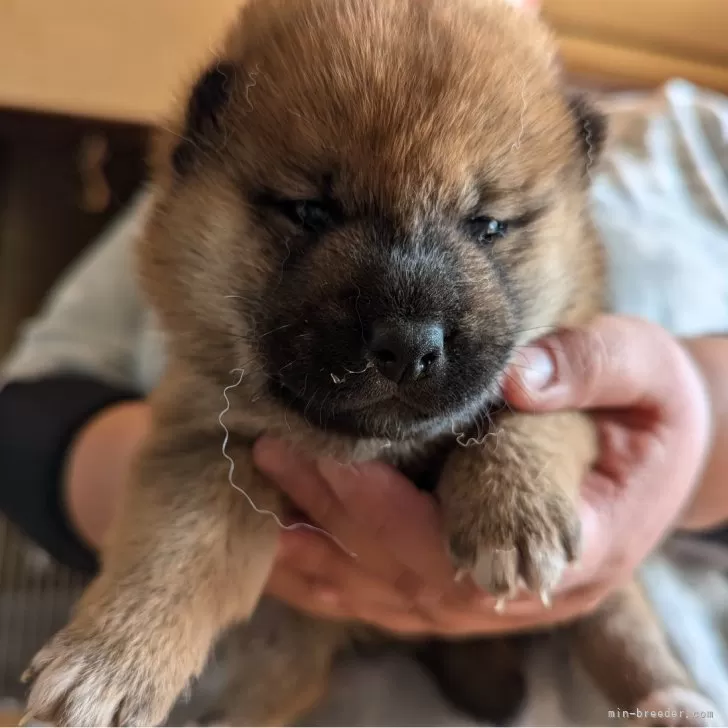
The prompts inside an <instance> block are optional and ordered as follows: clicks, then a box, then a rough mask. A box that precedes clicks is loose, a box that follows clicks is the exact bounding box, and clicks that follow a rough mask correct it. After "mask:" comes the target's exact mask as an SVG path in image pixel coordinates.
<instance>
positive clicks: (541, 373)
mask: <svg viewBox="0 0 728 728" xmlns="http://www.w3.org/2000/svg"><path fill="white" fill-rule="evenodd" d="M515 363H516V366H517V367H518V375H519V377H520V379H521V381H522V382H523V384H524V386H526V387H527V388H528V389H530V390H531V391H532V392H538V391H541V390H544V389H546V388H547V387H548V386H549V385H550V384H551V382H552V380H553V378H554V374H555V367H554V360H553V357H552V355H551V352H550V351H549V350H548V349H547V348H544V347H542V346H529V347H524V348H523V349H521V351H520V356H519V357H518V359H517V360H516V362H515Z"/></svg>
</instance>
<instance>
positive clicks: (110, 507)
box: [62, 401, 149, 550]
mask: <svg viewBox="0 0 728 728" xmlns="http://www.w3.org/2000/svg"><path fill="white" fill-rule="evenodd" d="M148 425H149V405H148V404H147V403H146V402H141V401H140V402H123V403H121V404H116V405H113V406H112V407H109V408H107V409H104V410H102V411H101V412H99V413H98V414H97V415H96V416H95V417H93V418H92V419H91V420H90V421H89V422H88V423H87V424H86V425H85V426H84V427H83V429H82V430H81V431H80V432H79V433H78V435H77V436H76V438H75V440H74V442H73V444H72V446H71V448H70V450H69V452H68V455H67V458H66V467H65V473H64V478H63V483H62V488H63V501H64V505H65V509H66V512H67V514H68V518H69V521H70V523H71V526H72V527H73V529H74V530H75V531H76V533H77V534H78V536H79V537H80V538H81V539H82V540H83V541H84V542H85V543H86V544H87V545H88V546H90V547H91V548H92V549H94V550H98V549H99V548H100V546H101V545H102V544H103V539H104V536H105V534H106V532H107V530H108V527H109V525H110V523H111V520H112V518H113V517H114V515H115V513H116V511H117V509H118V507H119V503H120V502H121V499H122V498H123V494H124V489H125V487H126V484H127V482H128V478H129V471H130V469H131V466H132V463H133V461H134V458H135V457H136V455H137V453H138V451H139V448H140V446H141V443H142V441H143V439H144V437H145V435H146V433H147V431H148Z"/></svg>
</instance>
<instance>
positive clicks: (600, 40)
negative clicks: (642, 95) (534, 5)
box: [543, 0, 728, 93]
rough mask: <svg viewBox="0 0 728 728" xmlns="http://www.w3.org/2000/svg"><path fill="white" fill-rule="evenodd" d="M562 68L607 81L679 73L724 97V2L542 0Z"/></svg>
mask: <svg viewBox="0 0 728 728" xmlns="http://www.w3.org/2000/svg"><path fill="white" fill-rule="evenodd" d="M543 15H544V17H545V18H546V20H547V21H548V22H549V23H550V24H551V25H552V26H553V27H554V28H555V30H556V32H557V35H558V37H559V40H560V43H561V51H562V55H563V58H564V62H565V64H566V66H567V68H568V70H569V71H571V72H574V73H577V74H582V75H585V76H588V77H591V78H595V79H598V80H603V81H606V82H607V83H610V84H616V85H619V86H630V87H649V86H655V85H659V84H660V83H662V82H664V81H666V80H667V79H669V78H673V77H676V76H680V77H683V78H687V79H688V80H690V81H693V82H694V83H697V84H699V85H703V86H708V87H711V88H715V89H717V90H719V91H722V92H724V93H728V0H543Z"/></svg>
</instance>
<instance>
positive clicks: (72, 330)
mask: <svg viewBox="0 0 728 728" xmlns="http://www.w3.org/2000/svg"><path fill="white" fill-rule="evenodd" d="M148 204H149V198H148V197H147V195H146V193H145V194H142V195H141V196H140V197H139V198H138V200H137V201H136V202H135V203H134V204H133V205H132V206H131V207H130V208H129V210H128V211H127V212H126V213H125V214H124V215H122V216H121V217H120V218H119V219H118V221H117V222H116V223H115V224H114V225H112V227H111V228H110V229H109V230H108V232H107V233H106V234H104V235H103V236H102V237H101V238H100V239H99V240H98V241H97V242H96V243H94V244H93V245H92V246H91V247H90V248H89V249H88V251H87V252H86V253H85V254H84V255H83V256H82V257H81V259H80V260H79V261H78V262H77V263H76V264H75V265H74V266H73V267H72V269H71V270H70V272H69V273H67V274H66V275H65V276H64V277H63V278H62V279H61V281H60V282H59V283H58V284H57V285H56V286H55V287H54V289H53V290H52V291H51V292H50V294H49V296H48V298H47V300H46V302H45V304H44V306H43V308H42V310H41V311H40V312H39V314H38V315H37V316H36V317H34V318H33V319H32V320H31V321H30V322H29V323H28V324H27V325H26V326H24V328H23V330H22V331H21V335H20V338H19V340H18V343H17V344H16V346H15V348H14V349H13V350H12V351H11V352H10V354H9V356H8V358H7V359H6V360H5V361H4V362H3V367H2V371H1V373H0V383H1V385H0V509H1V510H2V511H3V512H4V513H5V514H6V515H7V517H8V518H9V519H10V520H12V521H14V522H15V523H16V524H17V525H18V526H19V527H20V528H21V529H22V530H23V531H25V532H26V534H27V535H28V536H30V537H31V538H32V539H33V540H34V541H36V542H37V543H38V544H40V545H41V546H43V547H44V548H45V549H46V550H47V551H48V552H49V553H51V554H52V555H53V556H54V557H56V558H57V559H59V560H60V561H63V562H65V563H67V564H70V565H72V566H75V567H78V568H82V569H88V570H90V569H93V568H94V567H95V557H94V554H93V552H92V550H90V549H89V548H87V544H85V543H84V542H83V540H82V539H79V537H78V533H77V532H76V531H77V529H76V528H75V527H74V526H75V524H73V523H71V522H69V514H68V512H67V509H66V507H65V504H66V496H65V492H64V489H63V488H62V484H63V482H64V478H63V473H64V469H65V467H66V455H67V452H68V451H69V450H70V449H71V448H72V443H74V442H75V441H76V439H77V436H78V433H79V432H81V431H82V430H83V429H84V427H85V425H86V424H87V423H88V422H90V421H92V420H93V419H94V417H95V415H96V414H97V413H99V412H101V411H103V410H106V409H107V408H114V407H115V406H116V405H118V404H120V403H123V402H129V401H132V400H136V399H137V398H138V397H140V396H141V391H140V389H141V388H140V386H139V385H140V382H139V379H138V377H137V375H136V370H135V365H136V362H135V357H136V354H137V350H138V347H139V333H140V327H141V324H142V317H143V307H142V304H141V302H140V300H139V297H138V293H137V291H136V286H135V280H134V276H133V268H132V257H131V256H132V246H133V242H134V240H135V238H136V235H137V234H138V232H139V230H140V229H141V226H142V225H143V221H144V216H145V214H146V209H147V206H148ZM120 443H121V440H119V444H120ZM110 446H111V447H114V446H115V443H110ZM99 455H101V453H99ZM104 459H105V458H104ZM104 459H102V460H101V462H103V460H104ZM109 464H110V462H109ZM114 474H116V471H114ZM111 480H112V478H105V479H104V481H103V482H100V483H98V484H97V494H98V495H99V497H101V494H103V493H105V488H106V485H105V484H106V483H107V482H110V481H111ZM79 530H80V532H81V533H84V530H83V527H81V528H80V529H79Z"/></svg>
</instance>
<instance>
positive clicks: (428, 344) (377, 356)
mask: <svg viewBox="0 0 728 728" xmlns="http://www.w3.org/2000/svg"><path fill="white" fill-rule="evenodd" d="M444 339H445V334H444V332H443V330H442V326H441V325H440V324H438V323H433V322H431V321H422V322H418V321H401V322H400V321H398V322H394V321H376V322H375V323H374V325H373V326H372V335H371V340H370V342H369V352H370V354H371V355H372V358H373V359H374V364H375V365H376V367H377V369H378V370H379V371H380V372H381V373H382V374H383V375H384V376H385V377H387V379H391V380H392V381H393V382H397V383H398V384H399V383H402V382H405V381H414V380H416V379H419V378H420V377H423V376H425V375H427V374H428V373H431V372H432V371H433V370H434V369H435V368H437V367H438V366H440V365H441V363H442V360H443V358H444V353H445V352H444Z"/></svg>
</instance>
